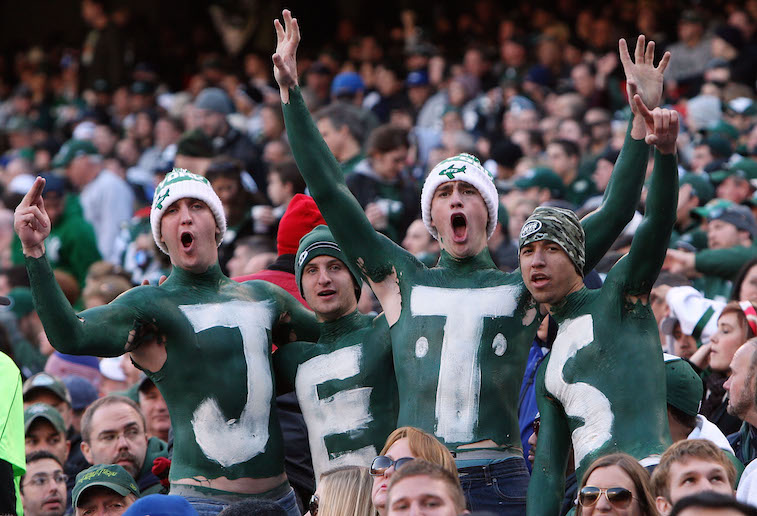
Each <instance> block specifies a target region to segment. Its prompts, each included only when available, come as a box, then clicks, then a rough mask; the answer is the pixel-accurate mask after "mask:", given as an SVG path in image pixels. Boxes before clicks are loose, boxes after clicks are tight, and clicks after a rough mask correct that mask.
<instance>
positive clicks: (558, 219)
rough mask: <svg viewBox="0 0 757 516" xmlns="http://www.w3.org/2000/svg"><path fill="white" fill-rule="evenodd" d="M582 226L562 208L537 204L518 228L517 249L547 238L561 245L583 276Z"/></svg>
mask: <svg viewBox="0 0 757 516" xmlns="http://www.w3.org/2000/svg"><path fill="white" fill-rule="evenodd" d="M585 239H586V236H585V235H584V228H583V226H581V222H580V221H579V220H578V217H576V214H575V213H573V212H572V211H570V210H566V209H563V208H552V207H545V206H539V207H538V208H536V209H535V210H534V212H533V213H532V214H531V216H530V217H528V220H526V223H525V224H523V228H522V229H521V230H520V238H519V242H518V249H519V250H520V249H522V248H523V246H524V245H528V244H530V243H532V242H538V241H540V240H549V241H551V242H554V243H556V244H557V245H559V246H560V247H562V249H563V251H565V253H566V254H567V255H568V258H570V260H571V261H572V262H573V265H575V267H576V270H577V271H578V273H579V274H580V275H581V276H583V275H584V274H583V270H584V265H585V264H586V249H585Z"/></svg>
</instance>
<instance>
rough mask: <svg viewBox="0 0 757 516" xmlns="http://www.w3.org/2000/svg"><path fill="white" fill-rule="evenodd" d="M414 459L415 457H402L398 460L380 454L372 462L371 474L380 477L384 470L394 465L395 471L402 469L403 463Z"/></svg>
mask: <svg viewBox="0 0 757 516" xmlns="http://www.w3.org/2000/svg"><path fill="white" fill-rule="evenodd" d="M411 460H413V457H401V458H399V459H397V460H392V459H391V458H390V457H387V456H386V455H379V456H378V457H376V458H375V459H373V462H371V471H370V472H371V476H374V477H380V476H381V475H383V474H384V472H385V471H386V470H387V469H389V468H391V467H392V465H394V469H395V471H396V470H398V469H400V468H401V467H402V465H403V464H406V463H408V462H410V461H411Z"/></svg>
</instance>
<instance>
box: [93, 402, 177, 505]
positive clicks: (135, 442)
mask: <svg viewBox="0 0 757 516" xmlns="http://www.w3.org/2000/svg"><path fill="white" fill-rule="evenodd" d="M81 427H82V443H81V449H82V452H83V453H84V457H85V458H86V459H87V461H88V462H89V463H90V464H118V465H119V466H122V467H123V468H124V469H125V470H126V471H127V472H128V473H129V474H130V475H131V476H132V477H133V478H134V479H135V480H136V481H137V485H138V486H139V490H140V492H141V493H142V494H143V495H148V494H153V493H159V492H162V491H163V486H162V485H161V484H160V480H159V479H158V477H156V476H155V475H153V474H152V471H151V469H152V464H153V460H154V459H156V458H157V457H167V456H168V446H167V445H166V443H165V442H163V441H161V440H159V439H157V438H156V437H150V438H149V439H148V437H147V434H146V433H145V418H144V415H143V414H142V412H141V411H140V410H139V405H137V404H136V403H134V402H133V401H132V400H130V399H129V398H126V397H124V396H116V395H109V396H105V397H103V398H100V399H98V400H97V401H95V402H94V403H92V405H90V406H89V407H88V408H87V410H86V411H85V412H84V416H82V423H81Z"/></svg>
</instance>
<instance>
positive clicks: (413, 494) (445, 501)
mask: <svg viewBox="0 0 757 516" xmlns="http://www.w3.org/2000/svg"><path fill="white" fill-rule="evenodd" d="M386 507H387V514H388V515H389V516H399V515H402V514H408V515H414V514H426V513H425V512H424V508H426V507H434V514H435V515H438V516H457V515H458V514H467V513H469V512H470V511H468V510H467V509H466V508H465V495H464V494H463V489H462V488H461V487H460V481H459V480H458V479H457V478H456V477H454V476H452V474H451V473H450V472H449V471H447V470H445V469H444V468H442V467H441V466H438V465H436V464H432V463H430V462H426V461H425V460H422V459H415V460H412V461H410V462H408V463H407V464H405V465H403V466H402V469H399V470H397V472H396V473H394V474H393V475H392V479H391V482H389V487H388V490H387V493H386Z"/></svg>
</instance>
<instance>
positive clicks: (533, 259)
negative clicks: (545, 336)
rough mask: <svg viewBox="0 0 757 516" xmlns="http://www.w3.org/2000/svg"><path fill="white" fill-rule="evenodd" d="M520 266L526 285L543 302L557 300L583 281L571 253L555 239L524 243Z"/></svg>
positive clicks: (577, 287) (550, 302)
mask: <svg viewBox="0 0 757 516" xmlns="http://www.w3.org/2000/svg"><path fill="white" fill-rule="evenodd" d="M520 270H521V274H522V275H523V282H524V283H525V284H526V288H527V289H528V291H529V292H531V295H532V296H533V297H534V299H536V301H538V302H539V303H547V304H552V303H556V302H557V301H560V300H561V299H563V298H564V297H565V296H567V295H568V294H570V293H571V292H575V291H576V290H578V289H580V288H581V285H582V284H583V282H582V279H581V276H580V275H579V274H578V272H576V268H575V266H574V265H573V262H572V261H571V260H570V258H568V254H567V253H566V252H565V251H563V249H562V247H560V246H559V245H557V244H556V243H555V242H552V241H551V240H539V241H538V242H532V243H530V244H527V245H524V246H523V247H522V248H521V250H520Z"/></svg>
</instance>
